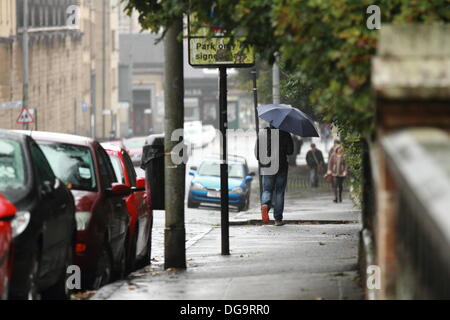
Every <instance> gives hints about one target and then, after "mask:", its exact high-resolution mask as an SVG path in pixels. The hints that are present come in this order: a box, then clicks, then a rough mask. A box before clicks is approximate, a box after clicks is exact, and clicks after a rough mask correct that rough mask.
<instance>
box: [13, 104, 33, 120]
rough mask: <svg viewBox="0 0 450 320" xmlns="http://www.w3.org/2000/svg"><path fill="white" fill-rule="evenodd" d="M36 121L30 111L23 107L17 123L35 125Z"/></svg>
mask: <svg viewBox="0 0 450 320" xmlns="http://www.w3.org/2000/svg"><path fill="white" fill-rule="evenodd" d="M33 122H34V119H33V116H32V115H31V112H30V110H28V108H27V107H22V110H21V111H20V114H19V117H18V118H17V120H16V123H19V124H27V123H33Z"/></svg>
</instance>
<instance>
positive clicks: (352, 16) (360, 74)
mask: <svg viewBox="0 0 450 320" xmlns="http://www.w3.org/2000/svg"><path fill="white" fill-rule="evenodd" d="M122 1H125V2H127V3H128V6H127V7H128V9H129V10H132V9H136V10H137V11H138V12H139V13H140V22H141V24H142V26H143V27H144V28H148V29H151V30H153V31H161V29H165V28H167V26H169V25H170V23H171V21H173V19H174V18H176V17H180V16H181V15H183V14H186V13H187V12H188V11H189V10H190V11H191V12H195V13H196V14H197V16H198V17H199V20H200V21H205V22H209V23H214V24H220V25H221V27H222V28H223V30H224V31H225V32H226V33H227V34H228V35H233V34H235V33H237V32H238V33H239V34H240V35H243V36H245V37H246V39H247V42H248V43H250V44H252V45H254V46H255V48H256V51H257V52H258V54H259V56H260V57H261V59H265V60H266V61H268V62H269V63H272V62H273V53H274V52H280V54H281V57H282V60H283V62H282V69H283V70H284V73H285V75H286V78H285V80H284V81H283V86H282V99H283V100H285V101H294V102H298V103H297V105H298V104H300V107H310V106H313V107H314V111H315V113H317V114H318V115H320V117H322V119H323V120H324V121H326V122H331V123H333V124H335V125H336V126H337V127H338V128H339V130H340V134H341V137H342V139H343V140H344V143H345V145H346V148H347V154H349V155H350V157H349V159H350V160H349V161H350V162H351V167H352V169H353V171H354V172H357V170H358V168H359V156H358V152H359V148H358V147H357V143H359V139H360V137H362V136H366V135H368V134H370V133H371V132H372V131H373V127H374V106H373V104H372V101H373V99H372V96H371V90H370V62H371V58H372V56H373V55H374V54H375V52H376V45H377V34H378V32H377V31H376V30H369V29H368V28H367V27H366V19H367V18H368V14H367V13H366V10H367V7H368V6H369V5H372V4H376V5H378V6H379V7H380V8H381V15H382V23H414V22H419V23H443V22H445V21H449V20H450V6H449V1H448V0H433V1H424V0H409V1H404V0H378V1H374V0H215V1H214V0H191V1H187V0H163V1H161V0H146V1H142V0H122ZM211 12H213V14H211ZM266 80H267V79H266ZM268 91H269V92H270V89H269V90H268ZM295 104H296V103H294V105H295ZM355 177H357V175H355Z"/></svg>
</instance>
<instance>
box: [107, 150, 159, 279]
mask: <svg viewBox="0 0 450 320" xmlns="http://www.w3.org/2000/svg"><path fill="white" fill-rule="evenodd" d="M102 146H103V147H104V148H105V150H106V152H107V153H108V155H109V157H110V159H111V163H112V165H113V168H114V171H115V173H116V177H117V180H118V181H119V182H120V183H123V184H125V185H126V186H128V187H130V188H132V189H133V190H134V192H133V193H132V194H130V195H129V196H128V197H127V198H126V200H125V201H126V204H127V209H128V213H129V214H130V228H129V231H128V239H127V240H128V243H127V247H126V249H127V270H128V271H129V272H131V271H134V270H135V269H136V268H139V267H142V266H145V265H148V264H149V262H150V253H151V245H152V226H153V211H152V209H151V204H150V197H149V192H150V190H147V191H148V193H147V192H146V188H145V186H146V183H145V178H143V177H141V178H138V177H137V175H136V171H135V169H134V167H133V163H132V161H131V159H130V156H129V155H128V153H127V151H126V150H125V149H123V148H120V147H117V146H113V145H111V144H108V143H104V144H102Z"/></svg>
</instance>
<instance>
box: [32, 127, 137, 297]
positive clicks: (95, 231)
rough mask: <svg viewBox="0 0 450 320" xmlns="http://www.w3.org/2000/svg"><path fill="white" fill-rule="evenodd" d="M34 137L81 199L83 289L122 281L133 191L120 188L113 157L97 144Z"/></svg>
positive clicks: (77, 255)
mask: <svg viewBox="0 0 450 320" xmlns="http://www.w3.org/2000/svg"><path fill="white" fill-rule="evenodd" d="M29 134H30V135H31V136H32V137H33V138H34V139H35V141H36V142H37V143H38V144H39V146H40V147H41V149H42V151H43V152H44V154H45V156H46V157H47V159H48V162H49V163H50V165H51V167H52V169H53V171H54V173H55V174H56V176H57V177H58V178H59V179H60V180H61V181H63V182H64V184H66V185H67V186H68V188H69V189H70V190H71V191H72V194H73V196H74V198H75V205H76V212H75V218H76V225H77V237H76V238H77V239H76V246H75V259H74V262H75V264H76V265H78V266H79V267H80V269H81V282H82V289H98V288H100V287H101V286H103V285H105V284H107V283H109V282H110V281H111V280H113V279H115V278H121V277H122V276H123V275H124V274H125V272H126V252H125V243H126V239H127V236H128V230H129V220H130V217H129V214H128V212H127V208H126V204H125V200H124V198H126V197H128V196H129V195H130V194H131V193H132V192H133V191H132V190H131V188H130V187H128V186H126V185H124V184H122V183H117V179H116V175H115V173H114V169H113V166H112V164H111V161H110V159H109V156H108V154H107V153H106V151H105V149H103V147H102V146H101V145H100V143H98V142H97V141H95V140H93V139H90V138H86V137H81V136H75V135H68V134H59V133H50V132H38V131H33V132H29Z"/></svg>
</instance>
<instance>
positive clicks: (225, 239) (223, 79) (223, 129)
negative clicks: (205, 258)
mask: <svg viewBox="0 0 450 320" xmlns="http://www.w3.org/2000/svg"><path fill="white" fill-rule="evenodd" d="M227 90H228V89H227V68H226V67H219V122H220V133H221V135H222V140H221V143H220V147H221V164H220V198H221V229H222V230H221V231H222V255H225V256H226V255H230V239H229V230H230V222H229V194H228V155H227V129H228V114H227V112H228V110H227V109H228V108H227Z"/></svg>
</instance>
